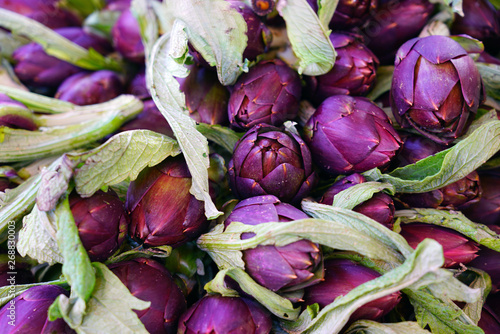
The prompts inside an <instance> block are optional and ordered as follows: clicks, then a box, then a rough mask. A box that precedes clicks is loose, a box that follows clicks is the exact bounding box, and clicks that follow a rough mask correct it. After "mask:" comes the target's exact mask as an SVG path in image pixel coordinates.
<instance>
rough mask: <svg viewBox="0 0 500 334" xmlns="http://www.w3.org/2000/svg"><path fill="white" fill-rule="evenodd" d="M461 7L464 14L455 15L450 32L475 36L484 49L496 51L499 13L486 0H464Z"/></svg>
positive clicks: (497, 47)
mask: <svg viewBox="0 0 500 334" xmlns="http://www.w3.org/2000/svg"><path fill="white" fill-rule="evenodd" d="M462 9H463V11H464V16H460V15H458V14H456V15H455V19H454V21H453V25H452V26H451V33H452V34H454V35H460V34H465V35H469V36H472V37H474V38H477V39H479V40H480V41H482V42H483V43H484V45H485V47H486V49H489V50H490V51H493V52H497V51H498V50H499V44H500V13H499V12H498V11H497V10H496V9H495V7H493V5H492V4H491V2H490V1H488V0H464V1H463V2H462Z"/></svg>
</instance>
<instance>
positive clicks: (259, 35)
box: [226, 0, 273, 60]
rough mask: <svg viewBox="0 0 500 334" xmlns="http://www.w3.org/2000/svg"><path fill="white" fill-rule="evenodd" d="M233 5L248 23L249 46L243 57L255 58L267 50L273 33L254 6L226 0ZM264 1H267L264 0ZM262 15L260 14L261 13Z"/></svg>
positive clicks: (236, 0) (234, 0) (235, 0)
mask: <svg viewBox="0 0 500 334" xmlns="http://www.w3.org/2000/svg"><path fill="white" fill-rule="evenodd" d="M226 1H227V2H229V3H230V4H231V7H232V8H234V9H236V10H237V11H238V13H240V14H241V15H242V16H243V19H244V20H245V22H246V24H247V31H246V35H247V38H248V42H247V47H246V48H245V51H243V58H247V59H248V60H255V59H256V58H257V56H258V55H261V54H263V53H264V52H266V51H267V49H268V48H269V46H270V44H271V40H272V37H273V35H272V34H271V31H270V30H269V29H268V28H267V27H266V26H265V25H264V23H262V21H261V20H260V17H258V16H257V15H256V14H255V12H254V11H253V10H252V8H250V7H248V6H247V5H246V4H245V2H243V1H239V0H226ZM262 2H263V3H264V2H266V1H262ZM259 15H260V14H259Z"/></svg>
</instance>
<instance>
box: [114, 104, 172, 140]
mask: <svg viewBox="0 0 500 334" xmlns="http://www.w3.org/2000/svg"><path fill="white" fill-rule="evenodd" d="M128 130H151V131H154V132H158V133H162V134H164V135H166V136H169V137H171V138H174V132H173V131H172V128H171V127H170V125H169V124H168V122H167V120H166V119H165V117H164V116H163V115H162V114H161V112H160V110H158V107H156V104H155V103H154V101H153V100H148V101H144V109H143V110H142V111H141V113H140V114H139V115H137V116H136V117H135V118H134V119H133V120H131V121H129V122H127V123H125V124H124V125H123V126H122V127H121V128H120V131H128Z"/></svg>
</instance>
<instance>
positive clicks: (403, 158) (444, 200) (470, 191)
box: [394, 135, 482, 210]
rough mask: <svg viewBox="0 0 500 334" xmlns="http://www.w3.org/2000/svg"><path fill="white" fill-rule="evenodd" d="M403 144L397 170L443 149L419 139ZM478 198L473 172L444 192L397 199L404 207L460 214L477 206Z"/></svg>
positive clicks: (407, 139)
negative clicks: (468, 208) (455, 211)
mask: <svg viewBox="0 0 500 334" xmlns="http://www.w3.org/2000/svg"><path fill="white" fill-rule="evenodd" d="M403 140H404V144H403V147H402V148H401V150H400V152H399V154H398V155H397V156H396V158H395V159H394V162H395V163H396V164H397V165H398V167H403V166H406V165H409V164H414V163H416V162H417V161H419V160H420V159H423V158H427V157H428V156H431V155H434V154H436V153H438V152H439V151H442V150H443V149H444V148H445V147H444V146H442V145H439V144H437V143H435V142H433V141H432V140H429V139H426V138H423V137H420V136H414V135H408V136H405V137H404V138H403ZM481 194H482V188H481V183H480V182H479V175H478V174H477V172H472V173H470V174H469V175H467V176H466V177H464V178H463V179H460V180H458V181H456V182H453V183H451V184H449V185H447V186H444V187H443V188H440V189H436V190H432V191H429V192H425V193H419V194H400V195H399V196H398V198H399V200H400V201H401V202H402V203H403V204H404V205H405V206H407V207H413V208H434V209H447V210H462V209H465V208H467V207H469V206H470V205H473V204H474V203H477V202H479V199H480V198H481Z"/></svg>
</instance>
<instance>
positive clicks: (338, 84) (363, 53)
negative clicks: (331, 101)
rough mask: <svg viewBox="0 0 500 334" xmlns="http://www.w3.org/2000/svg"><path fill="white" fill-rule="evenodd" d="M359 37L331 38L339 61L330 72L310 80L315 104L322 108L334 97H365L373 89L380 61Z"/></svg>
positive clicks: (340, 35) (310, 90) (345, 34)
mask: <svg viewBox="0 0 500 334" xmlns="http://www.w3.org/2000/svg"><path fill="white" fill-rule="evenodd" d="M358 37H359V36H356V35H354V34H347V33H342V34H340V33H332V34H330V41H332V44H333V46H334V47H335V51H337V60H336V61H335V65H334V66H333V68H332V69H331V70H330V72H328V73H326V74H323V75H320V76H316V77H308V86H307V89H308V91H309V94H310V95H311V98H312V100H313V102H315V103H317V104H319V103H321V102H322V101H323V100H325V99H326V98H328V97H330V96H332V95H341V94H345V95H364V94H366V93H368V92H369V91H370V89H371V88H372V87H373V85H374V84H375V77H376V73H375V72H376V69H377V66H378V63H379V62H378V58H377V56H375V55H374V54H373V52H371V51H370V50H369V49H368V48H367V47H366V46H365V45H364V44H363V43H361V41H360V40H359V39H358Z"/></svg>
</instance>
